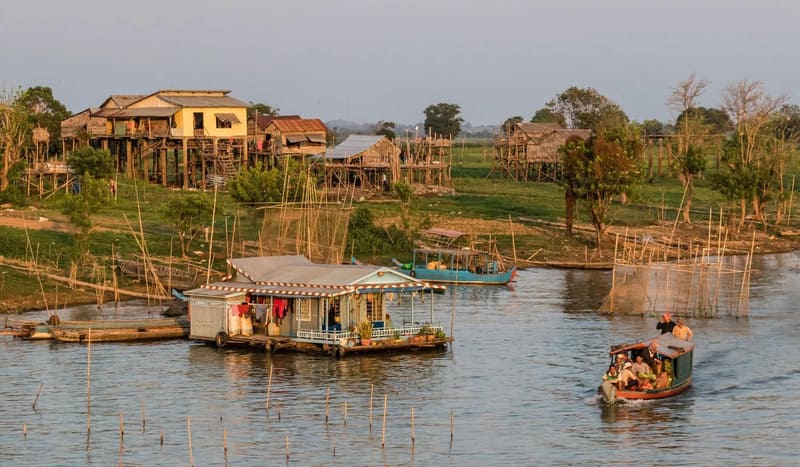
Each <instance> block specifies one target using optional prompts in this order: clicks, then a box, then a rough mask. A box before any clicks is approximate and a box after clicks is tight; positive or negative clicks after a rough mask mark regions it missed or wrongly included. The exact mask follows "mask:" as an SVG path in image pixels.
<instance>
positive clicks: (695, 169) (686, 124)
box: [667, 73, 711, 224]
mask: <svg viewBox="0 0 800 467" xmlns="http://www.w3.org/2000/svg"><path fill="white" fill-rule="evenodd" d="M709 84H711V82H710V81H707V80H704V79H697V77H695V74H694V73H692V74H691V75H689V77H688V78H686V80H684V81H681V82H680V83H678V85H677V86H675V87H674V88H672V94H671V95H670V96H669V97H668V98H667V106H668V107H669V108H671V109H673V110H675V111H676V112H678V114H679V115H682V116H683V128H682V130H683V137H682V138H678V148H677V149H678V150H677V154H678V156H677V160H676V161H675V162H676V165H677V166H678V170H679V171H680V177H681V183H682V184H683V187H684V189H685V190H686V197H685V200H684V204H683V221H684V222H686V223H687V224H688V223H691V221H692V220H691V215H690V213H691V210H692V197H693V195H694V176H695V175H697V174H698V173H700V172H702V171H703V170H704V168H705V159H704V156H703V154H702V152H701V151H700V150H699V148H694V147H693V143H694V139H696V138H699V137H700V134H701V132H700V131H698V128H696V127H699V126H700V125H697V124H696V123H700V122H691V124H690V120H692V118H691V117H692V109H694V108H695V105H696V103H697V99H698V98H699V97H700V95H701V94H703V92H704V91H705V89H706V88H707V87H708V85H709ZM699 118H700V119H702V116H701V117H699Z"/></svg>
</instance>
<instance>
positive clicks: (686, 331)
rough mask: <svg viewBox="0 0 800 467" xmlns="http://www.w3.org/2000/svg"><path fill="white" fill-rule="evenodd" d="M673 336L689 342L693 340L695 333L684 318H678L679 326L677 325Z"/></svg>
mask: <svg viewBox="0 0 800 467" xmlns="http://www.w3.org/2000/svg"><path fill="white" fill-rule="evenodd" d="M672 335H673V336H675V337H677V338H679V339H683V340H685V341H689V340H692V336H693V335H694V333H693V332H692V328H690V327H689V326H687V325H686V322H685V321H684V320H683V318H678V324H676V325H675V329H673V330H672Z"/></svg>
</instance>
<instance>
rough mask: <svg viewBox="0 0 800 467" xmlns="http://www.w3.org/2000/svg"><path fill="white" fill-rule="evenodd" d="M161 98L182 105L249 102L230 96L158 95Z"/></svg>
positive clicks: (204, 105)
mask: <svg viewBox="0 0 800 467" xmlns="http://www.w3.org/2000/svg"><path fill="white" fill-rule="evenodd" d="M158 98H159V99H161V100H163V101H165V102H169V103H170V104H174V105H177V106H180V107H247V104H245V103H244V102H242V101H240V100H239V99H234V98H233V97H230V96H164V95H160V94H159V96H158Z"/></svg>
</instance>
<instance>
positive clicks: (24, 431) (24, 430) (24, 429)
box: [22, 423, 28, 439]
mask: <svg viewBox="0 0 800 467" xmlns="http://www.w3.org/2000/svg"><path fill="white" fill-rule="evenodd" d="M22 437H23V438H24V439H28V424H27V423H23V424H22Z"/></svg>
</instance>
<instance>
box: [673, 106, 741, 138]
mask: <svg viewBox="0 0 800 467" xmlns="http://www.w3.org/2000/svg"><path fill="white" fill-rule="evenodd" d="M687 118H688V120H689V122H699V123H701V124H702V125H703V126H704V127H705V131H706V133H711V134H715V135H724V134H726V133H729V132H731V131H733V123H732V122H731V118H730V117H729V116H728V114H727V113H725V111H724V110H722V109H718V108H716V107H702V106H699V107H692V108H691V109H688V110H685V111H682V112H681V113H680V115H678V118H677V119H676V120H675V127H676V128H678V129H680V128H684V127H685V125H686V120H687Z"/></svg>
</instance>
